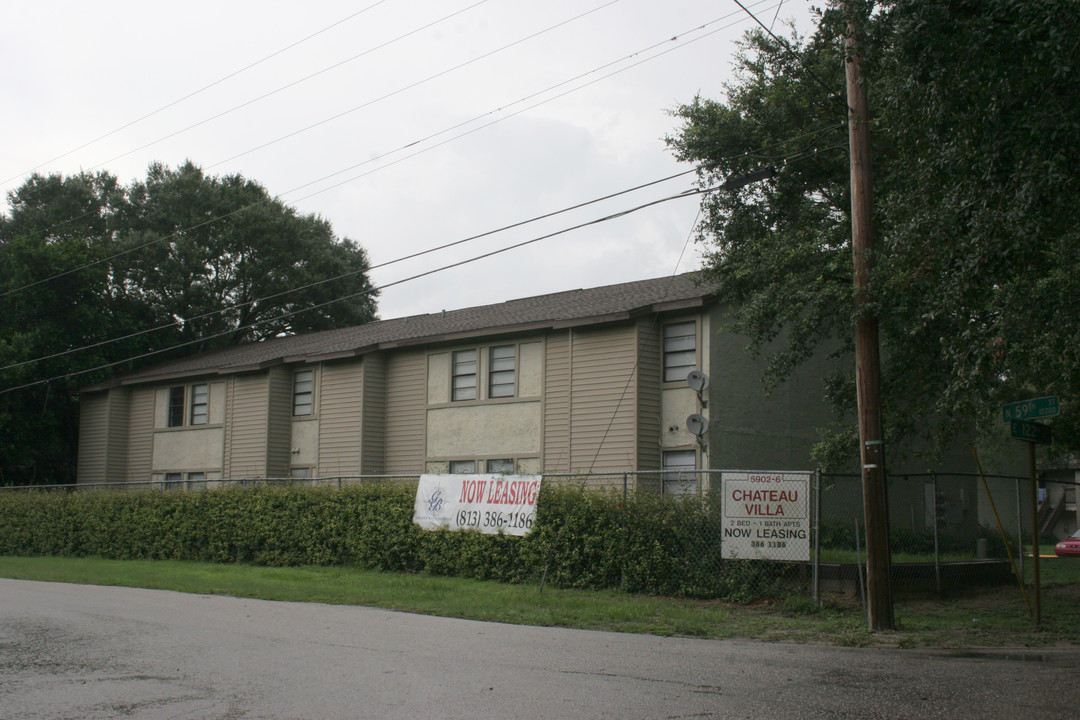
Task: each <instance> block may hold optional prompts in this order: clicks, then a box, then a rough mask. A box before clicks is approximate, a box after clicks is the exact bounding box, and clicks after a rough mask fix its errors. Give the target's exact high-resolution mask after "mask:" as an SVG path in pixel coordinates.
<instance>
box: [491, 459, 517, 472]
mask: <svg viewBox="0 0 1080 720" xmlns="http://www.w3.org/2000/svg"><path fill="white" fill-rule="evenodd" d="M487 471H488V472H489V473H500V474H502V475H509V474H511V473H513V472H514V461H513V460H488V461H487Z"/></svg>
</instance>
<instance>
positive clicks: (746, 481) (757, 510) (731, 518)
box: [720, 472, 810, 562]
mask: <svg viewBox="0 0 1080 720" xmlns="http://www.w3.org/2000/svg"><path fill="white" fill-rule="evenodd" d="M720 482H721V484H722V486H723V492H724V498H723V503H724V537H723V541H722V542H723V544H722V545H721V552H720V555H721V557H723V558H727V559H740V560H801V561H804V562H805V561H809V560H810V473H808V472H799V473H779V472H725V473H721V474H720Z"/></svg>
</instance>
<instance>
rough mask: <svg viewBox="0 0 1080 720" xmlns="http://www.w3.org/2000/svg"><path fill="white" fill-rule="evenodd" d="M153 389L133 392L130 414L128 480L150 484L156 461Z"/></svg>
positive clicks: (141, 389) (144, 388)
mask: <svg viewBox="0 0 1080 720" xmlns="http://www.w3.org/2000/svg"><path fill="white" fill-rule="evenodd" d="M155 392H156V389H155V388H153V387H138V388H133V389H132V390H131V404H130V406H129V407H130V410H129V413H128V430H129V432H128V442H127V480H129V481H134V482H148V481H149V480H150V479H151V475H152V474H153V470H152V469H151V468H152V467H153V461H154V395H155Z"/></svg>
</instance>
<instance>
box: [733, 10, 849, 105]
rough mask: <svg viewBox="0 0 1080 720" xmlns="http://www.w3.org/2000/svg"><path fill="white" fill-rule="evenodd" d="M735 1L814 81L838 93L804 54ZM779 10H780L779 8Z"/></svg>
mask: <svg viewBox="0 0 1080 720" xmlns="http://www.w3.org/2000/svg"><path fill="white" fill-rule="evenodd" d="M733 2H734V3H735V4H736V5H738V6H739V7H741V8H742V9H743V11H744V12H745V13H746V14H747V15H749V16H750V17H751V18H752V19H753V21H754V22H756V23H757V24H758V25H760V26H761V29H762V30H764V31H765V32H767V33H768V34H769V37H771V38H772V39H773V40H775V41H776V42H777V43H779V45H780V46H781V47H782V48H784V50H786V51H787V52H788V54H789V55H791V56H792V57H793V58H795V61H796V62H797V63H799V65H801V66H802V69H803V70H805V71H806V74H807V75H809V76H810V77H811V78H813V79H814V82H816V83H817V84H818V85H820V86H821V87H823V88H824V89H825V91H826V92H828V93H829V96H830V97H831V96H833V95H835V94H836V92H837V91H836V90H835V89H834V88H831V87H829V86H828V85H826V84H825V81H824V80H822V79H821V78H819V77H818V76H817V75H816V74H815V73H814V71H813V70H811V69H810V67H809V66H808V65H807V64H806V62H805V61H804V60H803V58H802V56H801V55H799V54H798V53H797V52H795V50H794V49H792V47H791V46H790V45H788V43H787V41H786V40H784V39H782V38H780V37H778V36H777V35H776V34H775V33H773V31H772V30H771V29H770V28H769V27H768V26H766V25H765V23H763V22H761V21H760V20H758V19H757V16H756V15H754V13H752V12H750V10H749V9H748V8H747V7H746V6H745V5H743V4H742V2H741V0H733ZM781 4H783V0H781ZM777 12H779V9H777Z"/></svg>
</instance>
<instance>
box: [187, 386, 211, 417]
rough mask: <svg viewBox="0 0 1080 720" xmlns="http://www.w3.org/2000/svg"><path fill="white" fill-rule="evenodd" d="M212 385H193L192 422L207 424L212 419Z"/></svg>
mask: <svg viewBox="0 0 1080 720" xmlns="http://www.w3.org/2000/svg"><path fill="white" fill-rule="evenodd" d="M209 408H210V386H209V385H192V386H191V424H192V425H205V424H206V423H207V422H208V421H209V419H210V411H209Z"/></svg>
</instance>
